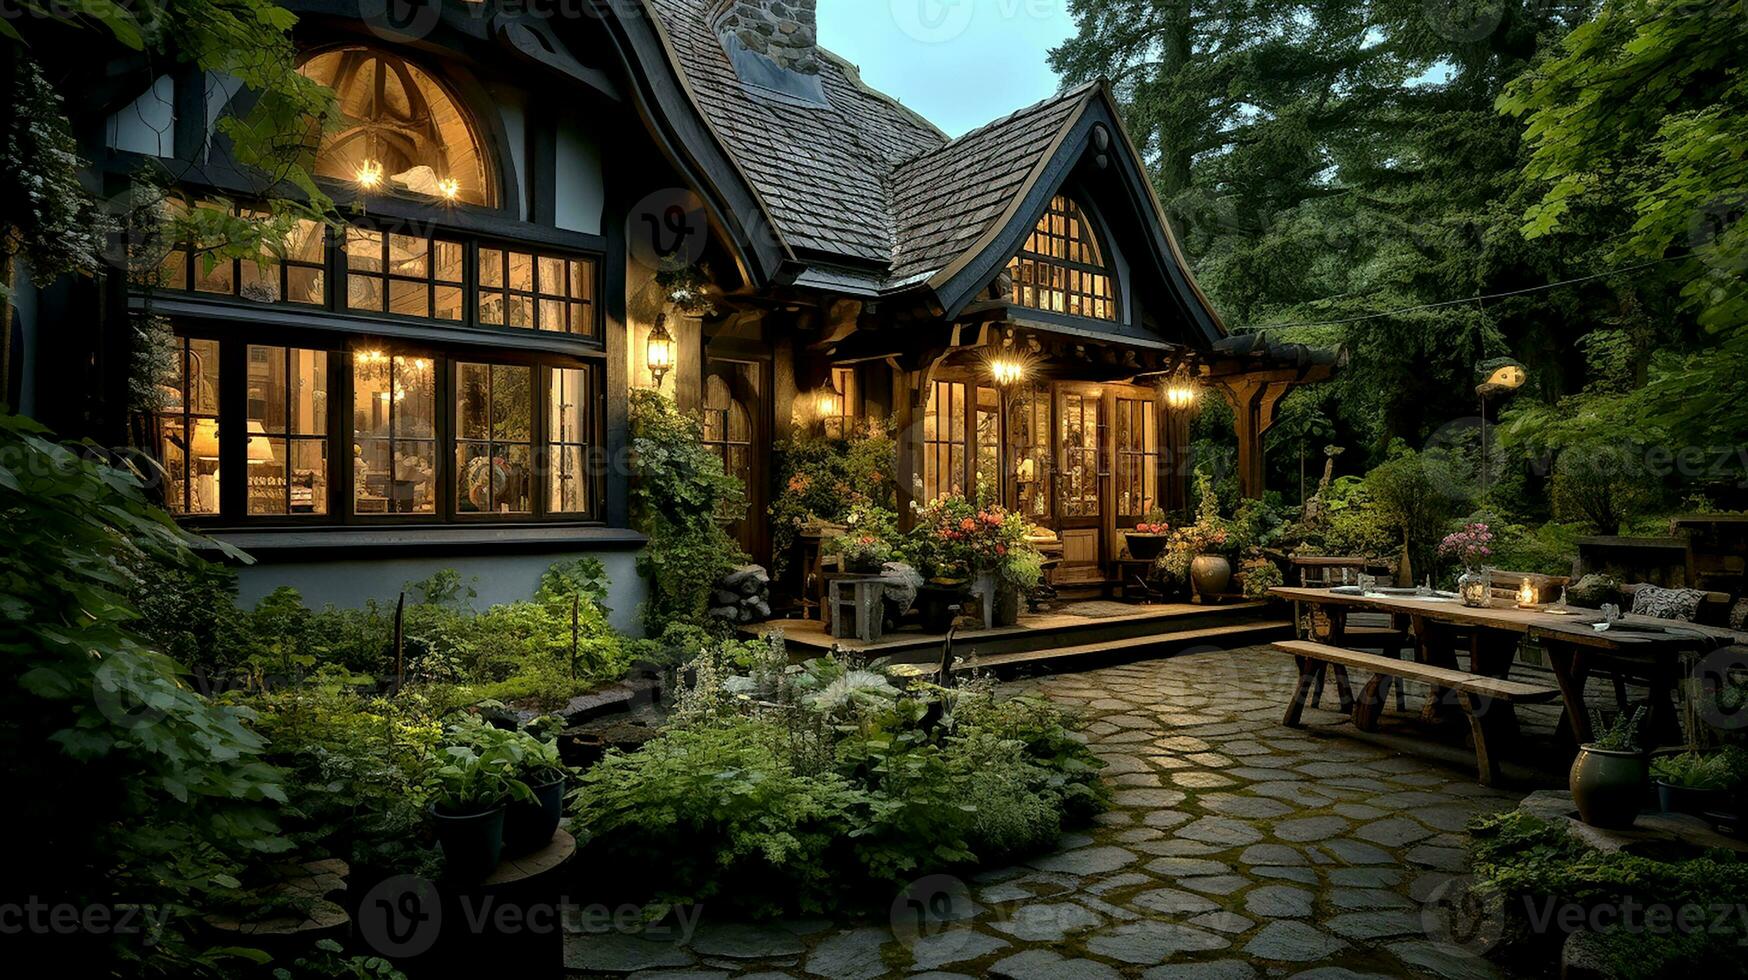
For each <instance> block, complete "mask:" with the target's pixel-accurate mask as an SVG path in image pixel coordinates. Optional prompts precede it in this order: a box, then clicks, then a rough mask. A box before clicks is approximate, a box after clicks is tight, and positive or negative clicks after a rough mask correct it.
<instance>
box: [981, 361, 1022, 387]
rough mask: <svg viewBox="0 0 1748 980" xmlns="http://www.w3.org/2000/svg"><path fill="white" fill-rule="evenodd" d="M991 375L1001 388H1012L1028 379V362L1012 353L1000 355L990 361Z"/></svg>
mask: <svg viewBox="0 0 1748 980" xmlns="http://www.w3.org/2000/svg"><path fill="white" fill-rule="evenodd" d="M989 374H990V377H991V378H993V379H995V383H996V385H997V386H998V387H1001V388H1012V387H1013V386H1014V385H1017V384H1019V383H1020V382H1022V381H1024V380H1026V362H1025V361H1023V360H1021V359H1019V358H1017V357H1013V356H1010V355H1005V354H1004V355H999V356H997V357H993V358H991V359H990V361H989Z"/></svg>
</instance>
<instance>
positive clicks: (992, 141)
mask: <svg viewBox="0 0 1748 980" xmlns="http://www.w3.org/2000/svg"><path fill="white" fill-rule="evenodd" d="M645 2H646V3H647V4H648V5H649V6H650V7H651V8H652V9H653V10H654V11H655V12H656V13H657V15H658V16H659V22H660V24H661V25H662V27H663V29H664V33H665V35H666V38H667V43H668V45H669V46H670V48H671V49H672V51H673V54H674V59H675V62H676V68H677V69H678V70H679V71H680V73H681V75H682V76H683V78H684V79H685V82H686V86H687V88H688V89H689V91H690V93H691V95H692V98H693V101H694V102H695V103H697V105H698V108H699V111H700V112H701V113H702V114H703V115H704V117H705V119H706V120H707V122H708V123H709V125H710V127H711V129H712V130H713V131H714V132H715V133H716V135H717V138H718V139H719V140H721V141H722V143H723V144H724V145H725V146H726V147H727V148H728V150H729V152H730V153H731V154H732V156H733V157H734V160H735V162H736V163H737V164H738V165H739V167H740V168H741V170H742V172H743V173H744V174H745V176H746V178H747V180H748V181H749V182H750V183H751V184H752V185H753V187H754V188H755V190H756V191H757V193H758V195H759V197H760V198H761V200H762V202H763V203H764V205H765V209H766V212H767V214H768V215H769V217H770V220H771V222H772V223H773V224H774V225H775V226H776V228H775V230H776V231H777V233H778V234H779V235H780V236H781V237H782V239H783V240H784V242H786V243H787V244H788V245H789V247H790V248H792V249H794V250H795V251H796V252H797V253H812V254H814V255H816V256H818V257H821V258H824V259H825V260H827V261H828V262H837V263H843V264H846V265H851V266H857V267H867V268H868V269H869V271H870V273H871V276H870V278H871V279H874V280H877V281H880V282H882V283H883V284H884V286H883V288H884V289H887V290H893V289H900V288H905V287H908V286H911V285H914V284H916V283H919V282H923V281H926V280H928V279H929V278H930V277H932V276H933V275H935V274H936V273H937V272H939V271H940V270H942V269H944V268H946V267H947V266H949V265H950V264H951V263H953V261H954V260H955V259H957V258H958V257H959V256H960V255H961V254H962V253H963V252H964V251H965V250H966V249H968V248H970V247H972V246H973V245H975V244H976V243H977V242H978V241H979V240H980V239H981V238H982V237H983V236H984V235H985V234H986V232H987V231H988V230H989V229H990V227H991V225H993V224H994V223H996V222H998V221H1000V220H1002V219H1003V217H1004V216H1006V215H1007V213H1008V212H1009V210H1010V208H1011V206H1012V205H1013V203H1014V202H1015V201H1016V200H1017V198H1018V196H1019V195H1020V193H1021V190H1022V188H1023V187H1024V186H1025V184H1026V183H1027V179H1028V177H1029V176H1030V175H1031V174H1032V172H1033V170H1034V169H1035V168H1036V167H1037V166H1038V165H1039V162H1040V160H1041V159H1042V158H1043V157H1044V155H1046V154H1047V153H1049V152H1050V150H1051V149H1052V147H1054V146H1055V144H1056V142H1057V140H1056V136H1057V134H1059V133H1060V132H1062V131H1063V129H1064V128H1065V127H1066V126H1068V125H1070V124H1071V123H1072V122H1073V120H1074V118H1075V116H1076V115H1077V110H1078V109H1079V108H1080V107H1082V106H1084V105H1085V103H1086V101H1087V99H1088V98H1089V97H1090V96H1091V94H1092V93H1093V92H1095V91H1096V90H1097V86H1096V85H1089V86H1084V87H1082V88H1079V89H1075V90H1073V91H1070V92H1065V93H1062V94H1060V95H1057V96H1055V97H1053V98H1051V99H1049V100H1046V101H1045V102H1042V103H1040V104H1038V105H1036V106H1033V107H1031V108H1029V109H1023V110H1021V111H1019V112H1017V113H1015V114H1013V115H1011V116H1008V117H1007V118H1005V119H1001V120H998V121H996V122H994V123H991V124H989V125H987V126H984V127H983V128H981V129H978V130H976V131H974V132H971V133H967V134H966V135H964V136H962V137H960V138H958V139H956V140H949V139H948V138H947V137H946V136H945V135H944V134H943V133H941V131H940V130H938V129H936V128H935V127H934V126H932V125H930V124H929V123H928V122H927V121H926V120H924V119H923V118H922V117H920V116H918V115H917V114H916V113H914V112H911V111H910V110H909V109H906V108H905V107H903V106H902V105H899V104H898V103H897V102H896V101H894V100H892V99H891V98H889V97H887V96H885V95H882V94H881V93H878V92H875V91H873V90H872V89H870V88H868V87H867V86H866V85H864V84H863V83H862V80H861V78H860V76H859V75H858V73H857V72H856V69H855V68H854V67H853V66H851V65H849V64H848V63H846V62H844V61H842V60H841V59H838V58H836V57H835V56H832V55H830V54H829V53H827V52H822V57H821V59H820V61H821V65H822V71H821V75H820V80H821V82H822V85H823V89H824V92H825V96H826V103H825V104H823V105H821V104H818V103H815V102H811V101H808V100H806V99H802V98H796V97H794V96H791V95H787V94H784V93H779V92H775V91H771V90H767V89H763V88H755V87H753V86H750V85H748V84H746V83H744V82H743V81H742V80H741V78H740V76H739V75H737V74H736V72H735V70H734V66H733V64H732V63H731V62H730V60H729V56H728V54H727V52H726V51H725V50H724V48H723V46H722V44H721V42H720V41H719V40H718V37H717V35H716V33H715V31H714V30H712V29H711V27H710V24H709V20H708V17H709V12H710V6H711V3H710V0H645Z"/></svg>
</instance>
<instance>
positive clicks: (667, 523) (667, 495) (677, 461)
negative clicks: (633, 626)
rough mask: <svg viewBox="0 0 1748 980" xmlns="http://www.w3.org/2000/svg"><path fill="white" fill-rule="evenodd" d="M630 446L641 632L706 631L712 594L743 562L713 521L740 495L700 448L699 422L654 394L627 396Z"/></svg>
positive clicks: (731, 480)
mask: <svg viewBox="0 0 1748 980" xmlns="http://www.w3.org/2000/svg"><path fill="white" fill-rule="evenodd" d="M631 441H632V456H633V460H634V463H633V471H634V475H635V479H634V480H633V481H632V485H631V511H632V523H633V525H635V526H636V527H637V529H638V530H639V531H642V532H643V533H644V534H646V535H648V536H649V544H648V546H647V547H645V549H644V550H643V552H642V553H641V554H640V555H639V556H638V571H640V572H642V573H643V575H644V576H645V577H646V578H648V579H649V589H650V592H649V601H648V602H647V603H645V605H644V609H643V621H644V631H645V632H646V633H648V634H649V635H651V636H654V635H657V634H659V633H661V632H662V630H664V629H666V628H667V626H668V625H669V624H670V623H690V624H692V625H695V626H708V625H710V622H709V615H708V614H709V610H710V593H711V589H712V588H713V587H714V586H715V585H716V582H717V581H718V580H719V579H721V578H722V576H723V574H724V573H725V572H727V571H728V570H729V569H730V568H732V567H733V566H734V565H736V564H741V563H744V562H745V561H747V560H748V559H747V557H746V555H745V554H744V553H743V552H742V551H741V550H740V546H739V545H737V544H735V542H734V540H733V539H732V538H730V537H729V536H728V532H727V531H725V530H724V529H723V526H722V522H721V520H720V517H721V516H722V515H724V514H726V513H732V512H734V511H736V510H737V509H739V508H740V507H742V506H743V505H744V502H745V499H746V489H745V488H744V487H742V486H741V485H740V481H739V480H736V479H735V478H733V477H731V476H729V475H728V474H726V473H724V472H723V469H722V460H721V458H720V457H718V456H717V455H716V454H715V453H713V452H711V451H710V449H709V448H707V447H706V446H705V445H704V429H703V425H702V423H701V422H699V420H698V419H697V418H694V417H692V416H688V415H686V414H684V413H682V412H681V411H680V410H679V408H678V407H676V406H675V404H674V403H673V401H672V400H671V399H669V398H668V397H667V396H665V395H663V394H661V393H660V392H658V391H652V390H648V389H639V390H636V391H633V392H632V393H631Z"/></svg>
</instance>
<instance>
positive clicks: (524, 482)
mask: <svg viewBox="0 0 1748 980" xmlns="http://www.w3.org/2000/svg"><path fill="white" fill-rule="evenodd" d="M455 372H456V373H455V480H456V484H455V509H456V512H457V513H462V514H528V513H531V512H532V511H533V509H534V500H533V492H534V369H533V368H531V367H528V366H525V365H510V364H468V363H461V364H457V365H456V368H455Z"/></svg>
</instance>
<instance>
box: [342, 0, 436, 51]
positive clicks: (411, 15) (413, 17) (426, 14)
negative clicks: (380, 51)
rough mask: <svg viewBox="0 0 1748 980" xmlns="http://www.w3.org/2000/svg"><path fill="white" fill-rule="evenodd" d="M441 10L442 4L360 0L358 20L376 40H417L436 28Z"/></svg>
mask: <svg viewBox="0 0 1748 980" xmlns="http://www.w3.org/2000/svg"><path fill="white" fill-rule="evenodd" d="M442 6H443V5H442V3H441V2H440V0H360V3H359V4H358V17H359V19H360V20H362V21H364V26H366V27H368V28H370V32H371V33H372V34H375V35H376V36H377V37H380V38H385V39H387V40H390V41H404V40H407V39H414V40H417V39H419V38H423V37H428V36H430V34H431V31H432V30H433V29H434V28H436V26H437V19H438V18H439V17H441V16H442Z"/></svg>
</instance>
